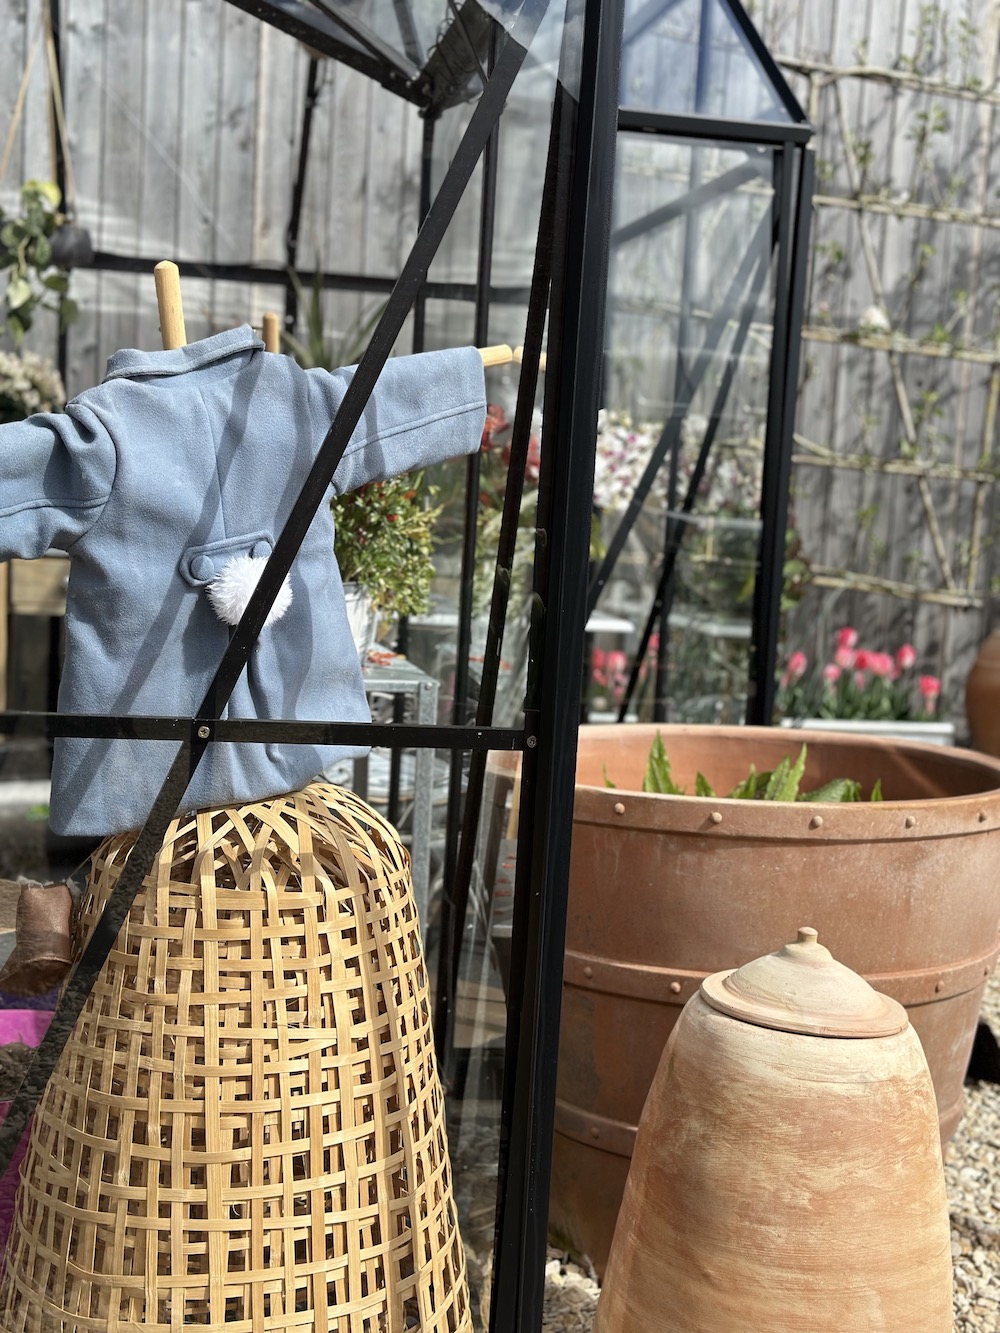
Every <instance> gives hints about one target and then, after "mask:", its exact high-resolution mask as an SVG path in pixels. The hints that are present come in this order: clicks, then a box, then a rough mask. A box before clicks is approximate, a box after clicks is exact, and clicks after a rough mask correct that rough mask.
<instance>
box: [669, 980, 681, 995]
mask: <svg viewBox="0 0 1000 1333" xmlns="http://www.w3.org/2000/svg"><path fill="white" fill-rule="evenodd" d="M670 989H671V991H673V993H674V995H680V993H681V983H680V982H679V981H672V982H671V983H670Z"/></svg>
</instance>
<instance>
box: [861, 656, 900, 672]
mask: <svg viewBox="0 0 1000 1333" xmlns="http://www.w3.org/2000/svg"><path fill="white" fill-rule="evenodd" d="M894 665H895V663H894V662H893V660H892V657H891V656H890V654H889V653H869V654H868V666H869V668H870V669H871V672H872V675H873V676H888V675H890V674H891V673H892V669H893V667H894Z"/></svg>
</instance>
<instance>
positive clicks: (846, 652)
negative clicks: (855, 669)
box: [833, 648, 854, 671]
mask: <svg viewBox="0 0 1000 1333" xmlns="http://www.w3.org/2000/svg"><path fill="white" fill-rule="evenodd" d="M833 660H834V661H835V662H836V664H837V666H839V667H840V669H841V670H842V671H850V669H851V667H852V666H853V665H854V649H853V648H838V649H837V651H836V652H835V653H834V655H833Z"/></svg>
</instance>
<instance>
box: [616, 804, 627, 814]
mask: <svg viewBox="0 0 1000 1333" xmlns="http://www.w3.org/2000/svg"><path fill="white" fill-rule="evenodd" d="M624 813H625V807H624V806H623V805H622V803H621V801H615V814H616V815H623V814H624Z"/></svg>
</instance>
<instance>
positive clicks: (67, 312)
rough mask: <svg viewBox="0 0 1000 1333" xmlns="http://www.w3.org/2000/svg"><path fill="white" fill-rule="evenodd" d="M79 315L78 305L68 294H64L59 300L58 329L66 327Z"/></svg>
mask: <svg viewBox="0 0 1000 1333" xmlns="http://www.w3.org/2000/svg"><path fill="white" fill-rule="evenodd" d="M79 317H80V307H79V306H78V305H77V303H76V302H75V301H74V300H73V299H72V298H71V297H69V296H64V297H63V299H62V300H61V301H60V302H59V328H60V331H62V330H64V329H68V328H69V326H70V325H71V324H72V323H73V321H74V320H76V319H79Z"/></svg>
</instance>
